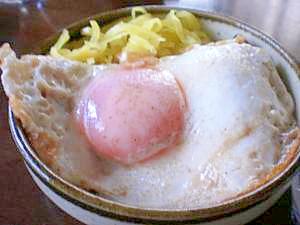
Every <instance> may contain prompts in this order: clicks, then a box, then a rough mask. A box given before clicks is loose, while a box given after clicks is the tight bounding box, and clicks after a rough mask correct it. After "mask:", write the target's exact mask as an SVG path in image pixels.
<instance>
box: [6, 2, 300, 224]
mask: <svg viewBox="0 0 300 225" xmlns="http://www.w3.org/2000/svg"><path fill="white" fill-rule="evenodd" d="M145 8H146V9H147V10H148V11H149V12H151V13H157V14H161V13H166V12H168V11H169V10H170V9H172V8H170V7H166V6H145ZM130 10H131V9H130V8H123V9H118V10H114V11H110V12H105V13H101V14H98V15H94V16H91V17H90V18H86V19H84V20H82V21H79V22H77V23H75V24H72V25H71V26H69V27H68V29H69V30H70V32H71V35H73V36H74V35H75V36H76V35H77V34H78V33H79V31H80V29H81V28H82V27H83V26H86V25H87V24H88V22H89V20H90V19H95V20H97V21H100V23H101V24H105V23H108V22H111V21H112V20H115V19H118V18H121V17H124V16H128V15H130ZM188 11H190V12H192V13H193V14H194V15H196V16H197V17H199V18H201V20H202V21H203V24H204V26H205V27H206V29H207V30H208V31H209V32H210V34H211V36H212V37H213V38H214V39H216V40H219V39H229V38H232V37H234V36H235V35H237V34H241V35H243V36H245V37H246V39H247V41H248V42H249V43H251V44H253V45H256V46H260V47H262V48H264V49H266V51H267V52H268V53H269V54H270V55H271V57H272V59H273V61H274V64H275V65H276V67H277V68H278V71H279V72H280V75H281V77H282V78H283V80H284V81H285V83H286V85H287V87H288V89H289V91H290V93H291V94H292V96H293V98H294V101H295V103H296V111H295V114H296V118H297V122H298V125H299V118H300V81H299V75H300V73H299V70H298V68H297V65H296V63H295V61H294V60H293V59H292V58H291V56H289V55H288V54H287V53H286V51H285V50H283V48H282V47H281V46H280V45H279V44H278V43H277V42H276V41H274V40H273V39H272V38H270V37H268V36H267V35H265V34H263V33H262V32H260V31H259V30H257V29H255V28H253V27H251V26H249V25H247V24H245V23H242V22H239V21H237V20H235V19H233V18H229V17H225V16H222V15H219V14H214V13H208V12H203V11H198V10H190V9H188ZM58 35H59V34H57V35H56V36H55V37H51V38H50V39H48V40H46V41H45V42H44V43H43V44H42V45H39V48H38V49H35V50H34V52H35V53H47V52H48V50H49V46H51V45H52V44H53V43H54V42H55V41H56V40H57V38H58ZM9 123H10V128H11V133H12V136H13V138H14V141H15V143H16V145H17V147H18V150H19V151H20V153H21V154H22V156H23V158H24V161H25V163H26V166H27V168H28V170H29V172H30V174H31V175H32V177H33V180H34V181H35V182H36V183H37V185H38V186H39V188H40V189H41V190H42V191H43V192H44V193H45V194H46V195H47V196H48V197H49V198H50V199H51V200H52V201H53V202H54V203H55V204H57V205H58V206H59V207H60V208H61V209H62V210H64V211H65V212H67V213H68V214H70V215H72V216H73V217H75V218H77V219H78V220H80V221H82V222H83V223H86V224H89V225H96V224H103V225H108V224H136V223H137V224H206V225H213V224H223V225H225V224H226V225H229V224H230V225H234V224H245V223H247V222H249V221H250V220H252V219H254V218H255V217H257V216H259V215H261V214H262V213H263V212H264V211H266V210H267V209H268V208H270V207H271V206H272V205H273V204H274V203H275V202H276V201H277V200H278V199H279V198H280V196H281V195H282V194H283V193H284V192H285V191H286V190H287V188H288V187H289V185H290V181H291V178H292V176H293V174H294V173H295V171H296V170H297V167H298V166H299V156H300V153H299V151H298V152H297V154H296V155H295V156H294V158H293V159H292V160H291V162H290V164H289V165H288V166H287V167H286V168H284V169H283V170H282V171H281V172H280V173H279V174H278V175H277V176H275V177H274V178H273V179H271V180H270V181H269V182H267V183H266V184H264V185H262V186H260V187H259V188H257V189H255V190H253V191H252V192H249V193H247V194H245V195H242V196H238V197H236V198H234V199H232V200H229V201H227V202H224V203H222V204H220V205H217V206H214V207H211V208H199V209H184V210H164V209H147V208H138V207H133V206H129V205H126V204H122V203H118V202H114V201H111V200H107V199H104V198H101V197H99V196H97V195H95V194H93V193H89V192H87V191H85V190H83V189H81V188H79V187H76V186H74V185H73V184H71V183H69V182H67V181H65V180H64V179H63V178H61V177H59V176H58V175H56V174H55V173H53V172H52V171H51V169H50V168H48V167H47V166H46V165H45V164H44V163H43V162H42V161H41V160H40V159H39V157H38V156H37V154H36V153H35V151H34V150H33V149H32V148H31V146H30V144H29V142H28V140H27V138H26V136H25V135H24V133H23V131H22V128H21V125H20V124H19V122H18V121H17V120H16V119H15V117H14V115H13V113H12V111H11V110H9Z"/></svg>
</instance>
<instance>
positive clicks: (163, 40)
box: [50, 7, 210, 64]
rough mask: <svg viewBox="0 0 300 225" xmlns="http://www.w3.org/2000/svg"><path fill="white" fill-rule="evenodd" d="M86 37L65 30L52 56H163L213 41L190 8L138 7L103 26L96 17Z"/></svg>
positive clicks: (97, 60)
mask: <svg viewBox="0 0 300 225" xmlns="http://www.w3.org/2000/svg"><path fill="white" fill-rule="evenodd" d="M81 35H82V37H81V38H80V39H77V40H71V38H70V35H69V32H68V31H67V30H63V32H62V34H61V35H60V37H59V39H58V40H57V42H56V43H55V45H54V46H52V47H51V50H50V55H52V56H54V57H62V58H67V59H71V60H77V61H81V62H85V63H88V64H102V63H112V62H118V57H119V56H120V54H123V53H135V54H142V55H153V56H156V57H162V56H166V55H175V54H178V53H180V52H182V51H184V50H185V49H186V48H188V47H190V46H191V45H193V44H196V43H199V44H204V43H207V42H209V41H210V40H209V38H208V35H207V34H206V33H205V32H204V30H203V28H202V25H201V22H200V20H199V19H198V18H196V17H195V16H194V15H193V14H192V13H190V12H187V11H176V10H170V12H169V13H168V14H167V15H165V16H163V17H160V16H155V15H152V14H150V13H148V12H147V11H146V10H145V9H144V8H143V7H134V8H133V9H132V11H131V17H130V18H124V19H122V20H118V21H115V22H113V23H111V24H108V25H106V26H104V27H102V29H101V28H100V26H99V24H98V23H97V22H96V21H95V20H91V21H90V25H89V26H87V27H84V28H83V29H82V30H81Z"/></svg>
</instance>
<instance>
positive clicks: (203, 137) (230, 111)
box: [3, 42, 294, 209]
mask: <svg viewBox="0 0 300 225" xmlns="http://www.w3.org/2000/svg"><path fill="white" fill-rule="evenodd" d="M30 57H32V58H34V56H30ZM50 58H51V57H43V56H39V57H36V59H35V60H38V61H39V62H40V64H39V65H40V67H41V66H42V65H43V63H44V64H45V63H46V62H47V61H48V62H49V61H50ZM27 60H28V61H30V59H29V58H28V59H27ZM51 60H52V62H51V63H50V64H46V65H47V67H46V70H45V71H47V73H49V74H52V73H53V71H57V69H58V68H60V67H62V66H63V67H64V69H63V70H60V73H61V74H62V75H61V76H68V75H69V76H71V77H72V76H74V77H75V78H76V79H75V78H74V79H73V80H72V82H73V83H72V84H71V86H72V85H73V86H74V87H76V88H73V89H72V88H69V89H70V91H67V92H66V93H67V94H66V95H65V98H66V99H69V100H70V101H73V102H75V104H71V107H66V104H67V102H68V101H67V100H64V101H61V102H60V104H56V103H55V104H54V103H53V102H52V103H51V101H52V100H51V101H50V104H51V105H52V106H53V107H56V109H57V110H56V111H57V112H60V113H56V114H55V116H54V117H55V118H56V120H57V121H59V125H60V126H61V128H62V134H61V135H60V137H59V138H58V148H59V150H58V151H57V153H56V155H55V159H54V162H53V164H52V165H51V166H52V168H53V169H54V170H55V171H57V172H58V173H59V174H60V175H61V176H62V177H64V178H65V179H67V180H69V181H71V182H72V183H75V184H77V185H80V186H83V187H85V188H87V189H91V190H95V191H97V192H99V194H100V195H102V196H104V197H106V198H109V199H113V200H116V201H119V202H122V203H126V204H130V205H134V206H140V207H150V208H152V207H153V208H163V209H181V208H195V207H209V206H212V205H215V204H218V203H219V202H222V201H224V200H227V199H230V198H233V197H235V196H237V195H238V194H239V193H241V192H244V191H247V190H248V189H249V188H250V187H251V185H253V184H254V182H256V181H259V180H260V179H263V177H264V176H265V175H266V174H268V173H269V172H270V170H271V169H272V168H273V166H274V165H276V164H277V163H278V161H279V160H280V158H281V156H282V155H283V153H284V149H285V146H283V145H282V143H281V135H282V134H283V133H285V132H287V131H288V130H289V128H290V126H291V125H292V124H293V123H294V119H293V110H294V105H293V101H292V98H291V96H290V95H289V93H288V92H287V90H286V88H285V86H284V84H283V83H282V81H281V79H280V77H279V75H278V73H277V72H276V70H275V68H274V66H273V65H272V63H271V58H270V57H269V56H268V55H267V54H266V53H265V52H264V50H262V49H260V48H257V47H253V46H251V45H249V44H238V43H235V42H228V43H225V44H219V45H218V44H216V45H215V44H213V45H205V46H200V45H195V46H194V47H193V48H192V49H191V50H189V51H187V52H186V53H183V54H181V55H178V56H171V57H166V58H162V59H160V61H159V63H158V64H157V65H156V67H158V68H159V69H161V70H167V71H168V72H171V73H172V74H173V75H174V76H175V77H176V79H177V80H178V82H179V83H180V84H181V86H182V87H183V90H184V92H185V95H186V98H187V99H186V100H187V109H188V110H187V114H186V124H185V130H184V137H183V141H182V143H181V144H180V145H178V146H176V147H175V148H173V149H171V150H169V151H167V152H165V153H164V154H162V155H160V156H159V157H154V158H153V159H151V160H147V161H145V162H142V163H137V164H135V165H131V166H123V165H121V164H119V163H116V162H111V161H109V160H106V159H104V158H103V159H102V158H99V157H96V155H95V154H94V153H93V151H90V149H89V147H88V144H87V143H86V141H85V138H84V137H83V136H82V134H81V133H80V132H79V131H78V129H76V126H75V125H74V124H73V118H72V116H71V115H72V113H73V112H72V110H73V108H74V105H76V99H78V93H81V90H83V88H84V87H85V86H86V84H87V82H88V81H89V80H91V79H92V78H93V77H94V76H101V71H103V70H109V69H110V68H111V67H112V66H113V67H114V66H117V65H107V66H89V65H84V64H80V63H76V62H69V61H65V60H63V59H51ZM53 60H54V61H53ZM33 71H35V74H36V76H40V75H39V73H41V71H42V70H41V68H35V69H33ZM70 71H71V72H70ZM74 71H75V72H74ZM76 71H77V72H76ZM78 71H80V73H79V72H78ZM74 74H75V75H74ZM78 74H80V76H79V75H78ZM3 82H4V83H7V84H8V83H9V82H10V81H9V80H8V79H6V78H3ZM66 85H70V84H68V82H65V83H64V85H63V86H64V87H66ZM7 86H9V85H7ZM73 86H72V87H73ZM9 91H12V90H9V88H6V92H9ZM37 98H38V97H37ZM129 113H130V112H129ZM37 123H38V122H37ZM39 123H41V122H39ZM141 126H142V124H141Z"/></svg>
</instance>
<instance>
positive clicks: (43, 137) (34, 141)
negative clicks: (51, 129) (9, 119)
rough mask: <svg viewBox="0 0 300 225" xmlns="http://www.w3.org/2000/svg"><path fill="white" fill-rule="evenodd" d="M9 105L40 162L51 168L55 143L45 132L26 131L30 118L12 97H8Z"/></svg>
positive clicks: (54, 153) (22, 105)
mask: <svg viewBox="0 0 300 225" xmlns="http://www.w3.org/2000/svg"><path fill="white" fill-rule="evenodd" d="M9 104H10V106H11V108H12V111H13V112H14V114H15V116H16V118H18V119H19V120H20V121H21V123H22V127H23V128H24V129H25V132H26V135H27V137H28V139H29V142H30V144H31V145H32V146H33V148H34V149H35V151H37V153H38V155H39V157H40V158H41V160H42V161H43V162H45V163H46V164H47V165H48V166H52V165H53V163H54V162H53V161H54V157H55V155H56V152H57V142H56V141H55V140H54V138H51V137H50V136H49V135H48V134H47V133H46V132H35V133H33V132H31V131H30V130H29V129H28V127H30V124H31V123H32V120H31V117H30V115H28V113H27V112H26V109H25V108H24V104H23V103H22V102H21V101H20V100H18V99H17V98H16V97H15V96H14V95H12V96H11V97H10V99H9Z"/></svg>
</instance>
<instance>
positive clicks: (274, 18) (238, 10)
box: [0, 0, 300, 225]
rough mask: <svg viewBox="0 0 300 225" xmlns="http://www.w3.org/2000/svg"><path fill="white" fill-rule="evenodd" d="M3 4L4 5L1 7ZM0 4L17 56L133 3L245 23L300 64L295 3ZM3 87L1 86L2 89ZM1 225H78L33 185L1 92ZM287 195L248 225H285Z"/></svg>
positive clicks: (299, 4) (0, 27)
mask: <svg viewBox="0 0 300 225" xmlns="http://www.w3.org/2000/svg"><path fill="white" fill-rule="evenodd" d="M1 2H3V3H1ZM13 2H14V0H0V44H1V43H3V42H9V43H11V45H12V46H13V48H14V49H15V50H16V51H17V53H18V54H22V53H24V52H25V51H26V50H28V49H30V48H31V47H32V46H34V44H36V43H37V42H38V41H41V40H43V39H44V38H46V37H48V36H49V35H51V34H53V33H55V32H56V31H57V30H59V29H61V28H62V27H64V26H66V25H68V24H70V23H72V22H74V21H76V20H78V19H81V18H84V17H86V16H89V15H92V14H96V13H99V12H101V11H105V10H109V9H114V8H119V7H123V6H128V5H132V2H134V4H141V3H144V4H145V3H146V4H168V5H174V6H175V5H176V6H178V5H179V6H184V7H190V8H198V9H204V10H209V11H217V12H221V13H223V14H225V15H230V16H233V17H236V18H238V19H240V20H242V21H244V22H247V23H249V24H251V25H253V26H256V27H257V28H259V29H261V30H262V31H264V32H265V33H267V34H269V35H271V36H272V37H274V38H275V39H276V40H278V41H279V42H280V43H281V44H282V45H283V46H284V47H285V48H286V49H287V51H288V52H290V53H291V54H292V55H293V56H294V57H295V58H296V59H297V60H298V61H299V62H300V13H299V10H300V1H299V0H265V1H261V0H252V1H247V0H227V1H225V0H201V1H200V0H178V1H172V0H171V1H170V0H169V1H164V2H161V1H159V0H156V1H155V0H153V1H152V0H149V1H139V0H135V1H129V0H125V1H124V0H123V1H121V0H84V1H82V0H81V1H79V0H78V1H72V0H48V1H43V2H42V1H40V2H39V3H38V1H34V0H28V1H24V2H27V3H23V4H17V3H15V4H14V3H13ZM1 88H2V87H1ZM0 106H1V107H0V146H1V149H0V151H1V157H0V193H1V195H0V224H2V225H5V224H7V225H8V224H10V225H15V224H20V225H50V224H51V225H53V224H56V225H71V224H72V225H79V224H81V223H79V222H78V221H76V220H75V219H73V218H71V217H70V216H68V215H67V214H65V213H64V212H62V211H61V210H60V209H58V208H57V207H56V206H55V205H54V204H53V203H52V202H50V201H49V200H48V199H47V198H46V197H45V196H44V195H43V194H42V193H41V191H40V190H39V189H38V188H37V186H36V185H35V184H34V183H33V181H32V179H31V178H30V176H29V174H28V173H27V171H26V169H25V167H24V163H23V161H22V159H21V156H20V155H19V154H18V152H17V151H16V147H15V145H14V143H13V141H12V139H11V136H10V133H9V128H8V123H7V99H6V97H5V96H4V93H3V90H2V89H1V90H0ZM290 205H291V195H290V191H288V192H287V193H286V194H285V195H284V196H283V197H282V198H281V199H280V200H279V202H278V203H277V204H276V205H275V206H273V207H272V208H271V209H270V210H268V211H267V212H266V213H264V214H263V215H262V216H261V217H260V218H258V219H257V220H255V221H253V222H252V223H250V224H252V225H253V224H269V225H272V224H273V225H275V224H276V225H285V224H291V220H290Z"/></svg>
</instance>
